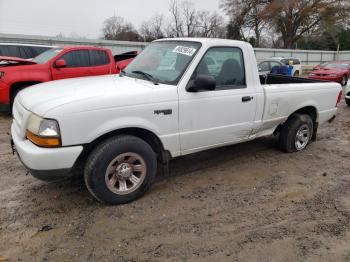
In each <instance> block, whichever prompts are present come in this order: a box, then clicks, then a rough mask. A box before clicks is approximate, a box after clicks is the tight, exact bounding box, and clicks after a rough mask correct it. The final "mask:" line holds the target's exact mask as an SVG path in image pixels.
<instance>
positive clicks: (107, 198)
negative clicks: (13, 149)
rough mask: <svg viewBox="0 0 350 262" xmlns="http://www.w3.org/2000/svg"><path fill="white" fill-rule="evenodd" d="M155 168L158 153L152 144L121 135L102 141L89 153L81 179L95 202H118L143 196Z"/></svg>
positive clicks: (126, 201) (153, 175)
mask: <svg viewBox="0 0 350 262" xmlns="http://www.w3.org/2000/svg"><path fill="white" fill-rule="evenodd" d="M107 171H108V172H107ZM156 171H157V156H156V154H155V152H154V151H153V149H152V148H151V146H150V145H149V144H148V143H146V142H145V141H144V140H142V139H140V138H138V137H134V136H129V135H121V136H116V137H112V138H110V139H108V140H106V141H105V142H102V143H101V144H100V145H98V146H97V147H96V148H95V149H94V150H93V151H92V152H91V154H90V155H89V157H88V159H87V162H86V166H85V170H84V180H85V184H86V187H87V188H88V190H89V191H90V193H91V194H92V195H93V196H94V197H95V198H96V199H97V200H98V201H100V202H103V203H107V204H111V205H117V204H125V203H128V202H131V201H133V200H136V199H138V198H140V197H141V196H143V195H144V194H145V192H146V191H148V189H149V188H150V186H151V184H152V182H153V181H154V178H155V175H156ZM135 177H136V178H137V179H138V180H137V179H136V178H135Z"/></svg>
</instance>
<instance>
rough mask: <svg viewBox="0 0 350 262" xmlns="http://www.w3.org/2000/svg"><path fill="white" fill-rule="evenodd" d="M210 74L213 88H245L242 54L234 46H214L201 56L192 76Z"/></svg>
mask: <svg viewBox="0 0 350 262" xmlns="http://www.w3.org/2000/svg"><path fill="white" fill-rule="evenodd" d="M198 75H207V76H212V77H214V78H215V80H216V89H215V90H226V89H240V88H246V80H245V70H244V61H243V54H242V51H241V49H239V48H236V47H214V48H211V49H209V50H208V51H207V53H206V54H205V55H204V57H203V58H202V60H201V62H200V63H199V65H198V67H197V69H196V71H195V72H194V75H193V77H192V78H195V77H196V76H198Z"/></svg>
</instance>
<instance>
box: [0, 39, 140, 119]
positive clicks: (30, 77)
mask: <svg viewBox="0 0 350 262" xmlns="http://www.w3.org/2000/svg"><path fill="white" fill-rule="evenodd" d="M136 55H137V53H136V54H135V55H134V57H135V56H136ZM122 56H123V54H122V55H118V56H115V57H113V55H112V52H111V50H109V49H105V48H98V47H88V46H78V47H77V46H75V47H56V48H53V49H50V50H48V51H45V52H44V53H42V54H40V55H38V56H37V57H35V58H34V59H32V60H25V59H21V58H15V57H0V111H7V112H8V111H10V108H11V105H12V103H13V101H14V98H15V96H16V95H17V93H18V92H19V91H20V90H22V89H24V88H26V87H28V86H32V85H34V84H38V83H43V82H47V81H52V80H59V79H65V78H73V77H83V76H96V75H106V74H117V73H119V71H120V70H122V69H124V68H125V67H126V66H127V64H128V63H130V62H131V60H132V59H133V57H130V55H129V56H125V57H122ZM115 59H118V64H116V61H115ZM124 60H125V61H124Z"/></svg>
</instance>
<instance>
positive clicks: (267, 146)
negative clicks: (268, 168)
mask: <svg viewBox="0 0 350 262" xmlns="http://www.w3.org/2000/svg"><path fill="white" fill-rule="evenodd" d="M277 141H278V140H277V138H276V137H266V138H259V139H256V140H254V141H250V142H246V143H242V144H237V145H231V146H226V147H222V148H217V149H211V150H207V151H203V152H200V153H195V154H192V155H188V156H183V157H179V158H176V159H174V160H172V161H171V162H170V164H169V170H170V172H169V174H158V175H157V178H156V181H155V184H154V186H155V187H156V186H157V184H158V185H159V186H160V187H161V188H162V189H161V191H162V192H164V191H166V190H167V184H169V187H170V185H171V183H172V181H174V180H175V179H178V178H179V177H183V178H181V179H184V181H183V183H186V175H188V174H191V173H193V172H198V171H201V170H202V171H207V170H211V169H212V170H217V172H220V169H221V168H222V167H223V166H230V167H233V168H234V167H235V166H236V165H237V169H238V168H239V165H241V164H242V163H243V164H244V163H246V164H249V163H250V162H252V161H255V160H256V159H257V158H260V157H263V158H265V159H269V158H274V157H275V156H276V155H277V154H280V152H279V150H278V147H277ZM28 179H34V178H29V177H28ZM165 180H166V181H165ZM152 192H153V193H152ZM25 194H26V195H27V197H26V198H28V199H32V198H35V199H37V200H39V199H40V200H39V201H40V202H41V204H43V205H44V206H47V205H48V202H47V201H44V199H52V201H53V202H52V203H51V204H52V205H53V206H61V205H64V206H65V208H68V207H69V208H72V209H76V208H78V209H79V208H82V207H84V206H85V207H86V208H89V207H94V206H95V207H96V206H104V205H103V204H100V203H98V202H97V201H95V200H94V199H93V197H92V196H91V195H90V194H89V192H88V190H87V189H86V187H85V184H84V180H83V175H82V174H77V175H76V176H75V177H73V178H71V179H69V180H65V181H61V182H54V183H46V182H40V181H35V182H34V181H33V184H32V185H31V186H30V188H29V190H26V191H25ZM154 194H157V190H155V191H152V188H151V190H150V192H148V193H147V194H146V195H145V196H144V198H146V199H147V198H148V197H147V196H150V197H151V198H153V197H155V195H154ZM146 201H147V200H146ZM45 202H46V203H45ZM51 204H49V205H50V206H51Z"/></svg>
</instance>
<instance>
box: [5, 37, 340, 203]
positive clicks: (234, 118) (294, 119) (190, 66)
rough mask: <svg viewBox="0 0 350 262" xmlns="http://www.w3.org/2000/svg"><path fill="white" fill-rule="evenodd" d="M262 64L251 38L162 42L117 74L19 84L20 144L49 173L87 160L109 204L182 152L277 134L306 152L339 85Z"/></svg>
mask: <svg viewBox="0 0 350 262" xmlns="http://www.w3.org/2000/svg"><path fill="white" fill-rule="evenodd" d="M209 60H215V64H216V65H218V66H216V67H210V65H208V61H209ZM256 64H257V63H256V59H255V55H254V50H253V48H252V47H251V45H250V44H248V43H245V42H240V41H233V40H220V39H200V38H199V39H196V38H194V39H191V38H186V39H164V40H158V41H155V42H153V43H152V44H150V45H149V46H148V47H147V48H146V49H145V50H144V51H143V52H141V53H140V54H139V55H138V56H137V57H136V58H135V59H134V60H133V61H132V62H131V63H130V64H129V66H128V67H126V69H125V70H124V71H123V72H122V73H121V74H119V75H108V76H98V77H85V78H80V79H67V80H60V81H53V82H48V83H44V84H39V85H35V86H33V87H30V88H28V89H25V90H23V91H21V92H20V93H19V94H18V96H17V97H16V99H15V101H14V108H13V115H14V120H13V124H12V127H11V135H12V139H13V142H12V145H13V148H14V150H15V151H16V152H17V154H18V156H19V159H20V160H21V161H22V163H23V164H24V166H25V167H26V168H27V169H28V170H29V172H30V173H31V174H32V175H33V176H34V177H37V178H38V179H41V180H46V181H54V180H58V179H62V178H65V177H68V176H70V175H71V174H72V173H75V171H76V170H81V168H82V169H83V174H84V178H85V183H86V186H87V188H88V190H89V191H90V192H91V194H92V195H93V196H94V197H95V198H96V199H97V200H99V201H101V202H105V203H109V204H122V203H127V202H130V201H133V200H135V199H137V198H139V197H141V196H142V195H143V194H144V193H145V192H146V191H147V190H148V189H149V188H150V186H151V184H152V182H153V181H154V178H155V175H156V173H157V170H159V171H161V170H162V169H161V168H158V167H167V163H168V162H169V160H170V159H172V158H175V157H179V156H183V155H187V154H191V153H195V152H199V151H203V150H207V149H211V148H216V147H220V146H226V145H232V144H237V143H241V142H244V141H249V140H253V139H255V138H258V137H262V136H270V135H272V134H275V135H279V145H280V148H281V149H282V150H283V151H285V152H297V151H302V150H304V149H305V148H306V147H307V146H308V145H309V144H310V143H311V142H312V141H314V140H315V138H316V133H317V128H318V126H319V125H320V124H322V123H324V122H326V121H330V120H332V119H333V118H334V117H335V115H336V112H337V105H338V103H339V101H340V99H341V87H340V85H339V84H337V83H330V82H323V81H317V80H310V79H302V78H293V77H287V76H280V75H267V76H260V77H259V74H258V70H257V67H256ZM166 169H167V168H164V170H166Z"/></svg>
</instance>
